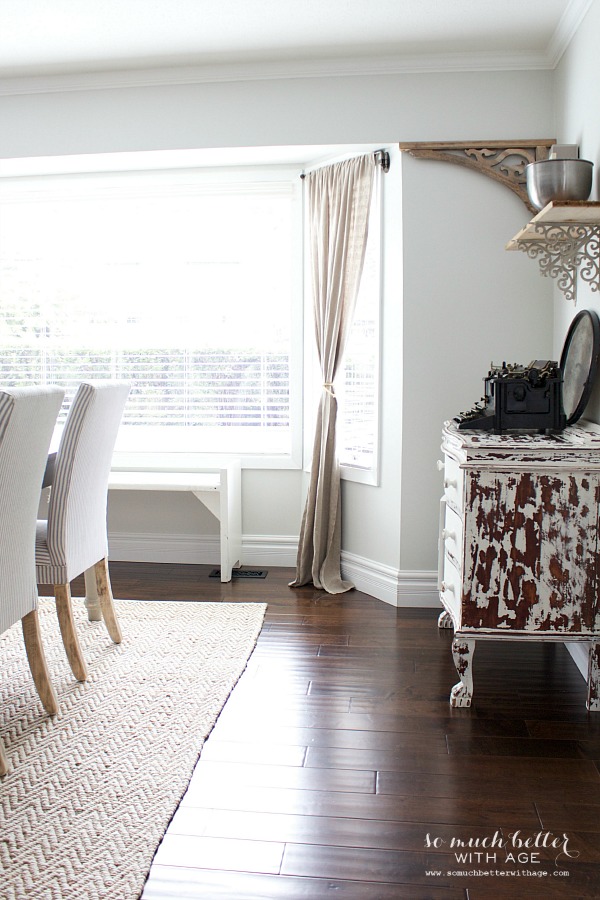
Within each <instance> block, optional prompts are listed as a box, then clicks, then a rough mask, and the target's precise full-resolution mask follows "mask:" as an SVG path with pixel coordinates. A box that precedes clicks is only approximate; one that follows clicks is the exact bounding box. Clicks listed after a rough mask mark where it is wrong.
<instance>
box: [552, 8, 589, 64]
mask: <svg viewBox="0 0 600 900" xmlns="http://www.w3.org/2000/svg"><path fill="white" fill-rule="evenodd" d="M593 2H594V0H571V2H570V3H569V4H568V6H567V8H566V9H565V11H564V13H563V14H562V17H561V19H560V22H559V23H558V25H557V27H556V31H555V32H554V34H553V35H552V39H551V41H550V43H549V44H548V48H547V50H546V58H547V60H548V63H549V68H551V69H555V68H556V66H557V65H558V63H559V62H560V60H561V58H562V56H563V54H564V52H565V51H566V49H567V47H568V46H569V44H570V43H571V41H572V39H573V37H574V35H575V33H576V31H577V29H578V28H579V26H580V25H581V23H582V22H583V20H584V18H585V16H586V15H587V12H588V10H589V8H590V7H591V5H592V3H593Z"/></svg>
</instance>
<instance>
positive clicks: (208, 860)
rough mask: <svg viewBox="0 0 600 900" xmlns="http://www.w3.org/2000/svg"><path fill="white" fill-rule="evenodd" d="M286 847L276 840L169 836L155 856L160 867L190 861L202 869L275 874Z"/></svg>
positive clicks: (165, 837)
mask: <svg viewBox="0 0 600 900" xmlns="http://www.w3.org/2000/svg"><path fill="white" fill-rule="evenodd" d="M283 850H284V845H283V844H282V843H280V842H275V841H254V840H248V841H240V840H237V839H234V838H229V839H225V840H223V839H221V838H215V837H206V836H204V835H203V836H201V837H198V836H196V835H189V834H176V833H171V832H169V833H168V834H166V835H165V836H164V838H163V840H162V842H161V844H160V846H159V848H158V850H157V851H156V856H155V857H154V860H155V862H156V863H157V865H162V866H185V865H186V863H187V862H188V861H189V860H190V859H193V860H194V865H195V866H196V867H198V868H201V869H226V870H227V871H232V872H264V873H267V874H271V875H276V874H277V873H278V872H279V871H280V868H281V859H282V855H283Z"/></svg>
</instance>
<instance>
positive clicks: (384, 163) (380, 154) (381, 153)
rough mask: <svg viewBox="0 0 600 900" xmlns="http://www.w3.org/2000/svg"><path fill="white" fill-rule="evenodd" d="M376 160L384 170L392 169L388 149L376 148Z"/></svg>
mask: <svg viewBox="0 0 600 900" xmlns="http://www.w3.org/2000/svg"><path fill="white" fill-rule="evenodd" d="M373 156H374V157H375V162H377V163H379V165H380V166H381V168H382V169H383V171H384V172H389V171H390V154H389V153H388V152H387V150H376V151H375V153H374V154H373Z"/></svg>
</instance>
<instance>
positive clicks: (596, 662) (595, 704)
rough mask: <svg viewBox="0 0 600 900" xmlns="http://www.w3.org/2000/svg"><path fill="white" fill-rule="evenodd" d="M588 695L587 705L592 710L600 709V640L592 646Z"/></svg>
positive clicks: (589, 658)
mask: <svg viewBox="0 0 600 900" xmlns="http://www.w3.org/2000/svg"><path fill="white" fill-rule="evenodd" d="M588 660H589V661H588V695H587V703H586V706H587V708H588V709H591V710H600V642H598V641H595V642H594V643H593V644H592V645H591V646H590V654H589V657H588Z"/></svg>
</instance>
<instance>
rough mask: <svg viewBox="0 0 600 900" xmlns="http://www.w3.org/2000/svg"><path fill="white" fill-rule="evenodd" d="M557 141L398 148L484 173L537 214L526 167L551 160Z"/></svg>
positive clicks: (401, 145)
mask: <svg viewBox="0 0 600 900" xmlns="http://www.w3.org/2000/svg"><path fill="white" fill-rule="evenodd" d="M555 143H556V138H547V139H546V138H545V139H543V140H537V141H486V142H483V141H474V142H471V143H466V142H465V143H460V142H456V141H444V142H442V143H438V144H426V143H411V144H400V145H399V147H400V149H401V150H403V151H404V152H405V153H409V154H410V155H411V156H414V157H416V158H417V159H437V160H440V161H441V162H449V163H454V164H455V165H459V166H466V167H467V168H469V169H474V170H475V171H476V172H481V174H482V175H487V176H488V178H493V179H494V181H497V182H499V184H505V185H506V187H508V188H509V189H510V190H511V191H514V193H515V194H516V195H517V196H518V197H520V198H521V200H522V201H523V203H524V204H525V206H526V207H527V209H528V210H529V211H530V212H533V213H534V212H536V210H535V209H534V207H533V206H532V205H531V204H530V202H529V197H528V196H527V188H526V186H525V166H526V165H528V163H531V162H537V160H539V159H548V156H549V153H550V147H551V146H552V144H555Z"/></svg>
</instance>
